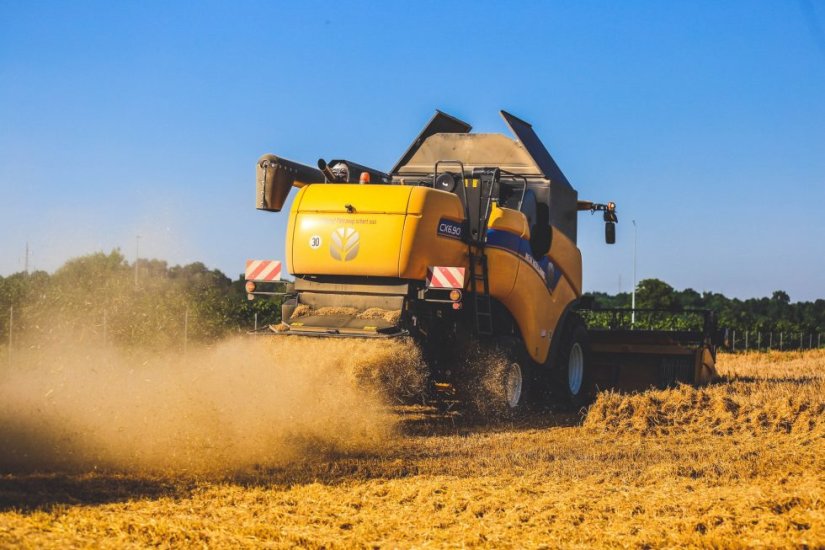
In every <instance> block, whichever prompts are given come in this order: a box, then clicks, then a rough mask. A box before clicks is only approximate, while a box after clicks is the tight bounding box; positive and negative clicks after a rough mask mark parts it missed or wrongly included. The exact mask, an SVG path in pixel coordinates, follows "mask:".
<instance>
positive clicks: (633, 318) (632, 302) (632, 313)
mask: <svg viewBox="0 0 825 550" xmlns="http://www.w3.org/2000/svg"><path fill="white" fill-rule="evenodd" d="M637 234H638V231H637V228H636V220H633V295H632V297H631V299H630V309H631V311H630V326H631V327H632V326H633V325H635V324H636V248H637V247H636V244H637V241H638V239H637V236H638V235H637Z"/></svg>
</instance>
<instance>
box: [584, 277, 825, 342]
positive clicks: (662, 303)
mask: <svg viewBox="0 0 825 550" xmlns="http://www.w3.org/2000/svg"><path fill="white" fill-rule="evenodd" d="M588 295H589V296H591V297H592V299H593V301H594V302H595V304H596V305H597V306H598V307H602V308H629V307H630V306H631V301H632V297H631V293H630V292H620V293H618V294H608V293H604V292H592V293H588ZM636 307H637V308H661V309H666V310H671V311H675V310H679V309H685V308H689V309H709V310H712V311H714V312H715V313H716V317H717V320H718V324H719V326H720V327H722V328H727V329H730V330H736V331H737V332H738V333H744V332H745V331H761V332H765V333H768V332H776V333H780V332H784V333H805V334H811V333H813V334H818V333H820V332H825V300H823V299H819V300H816V301H814V302H794V303H792V302H791V299H790V296H788V293H787V292H785V291H783V290H777V291H774V292H773V294H772V295H771V296H770V297H763V298H748V299H746V300H740V299H739V298H728V297H727V296H725V295H723V294H720V293H717V292H702V293H699V292H697V291H695V290H693V289H692V288H687V289H684V290H676V289H674V288H673V287H672V286H670V285H669V284H667V283H666V282H664V281H661V280H659V279H644V280H642V281H640V282H639V284H638V286H637V287H636Z"/></svg>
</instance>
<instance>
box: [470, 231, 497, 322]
mask: <svg viewBox="0 0 825 550" xmlns="http://www.w3.org/2000/svg"><path fill="white" fill-rule="evenodd" d="M470 292H472V294H473V314H474V315H475V328H476V332H477V333H478V334H479V335H481V336H490V335H492V334H493V302H492V300H491V299H490V280H489V276H488V271H487V255H486V254H485V253H484V248H483V247H481V246H479V247H476V250H475V251H473V247H471V248H470Z"/></svg>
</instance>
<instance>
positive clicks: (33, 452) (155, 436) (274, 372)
mask: <svg viewBox="0 0 825 550" xmlns="http://www.w3.org/2000/svg"><path fill="white" fill-rule="evenodd" d="M423 383H424V370H423V367H422V365H421V361H420V356H419V354H418V351H417V349H416V348H415V347H414V346H413V345H412V344H411V343H410V342H407V341H403V340H400V341H399V340H393V341H383V340H382V341H374V340H369V341H364V340H343V339H342V340H333V339H314V338H300V337H292V336H290V337H237V338H233V339H229V340H226V341H223V342H221V343H219V344H216V345H214V346H212V347H209V348H201V349H194V350H189V353H187V354H186V355H184V354H182V353H149V352H142V351H141V350H130V351H124V350H118V349H113V348H100V347H98V348H90V347H88V346H85V347H81V346H77V345H72V344H63V345H57V344H55V345H51V346H50V347H48V348H44V349H30V350H28V351H26V352H21V353H18V354H16V356H15V362H14V364H13V365H9V366H2V367H0V474H2V473H8V472H20V471H89V470H94V469H103V470H114V471H160V472H168V471H170V470H171V471H174V472H177V473H182V472H193V473H201V472H231V471H239V470H243V469H249V468H255V467H269V466H278V465H282V464H286V463H288V462H291V461H296V460H300V459H302V458H303V457H305V456H307V455H313V454H347V453H363V452H370V451H374V450H377V449H380V448H381V447H382V445H383V444H384V443H385V442H386V440H387V439H388V438H392V437H394V435H395V428H396V419H395V417H394V415H393V414H391V411H390V410H389V408H388V405H390V404H393V403H394V402H395V400H398V399H403V398H404V397H405V396H408V395H414V394H416V393H419V392H420V390H421V387H422V384H423Z"/></svg>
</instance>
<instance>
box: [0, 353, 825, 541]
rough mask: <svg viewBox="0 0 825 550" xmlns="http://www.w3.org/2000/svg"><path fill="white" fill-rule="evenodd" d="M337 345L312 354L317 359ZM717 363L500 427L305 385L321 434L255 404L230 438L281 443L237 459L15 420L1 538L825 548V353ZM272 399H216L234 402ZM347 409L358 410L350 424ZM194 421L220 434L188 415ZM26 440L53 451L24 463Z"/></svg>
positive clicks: (183, 433) (183, 432)
mask: <svg viewBox="0 0 825 550" xmlns="http://www.w3.org/2000/svg"><path fill="white" fill-rule="evenodd" d="M219 351H220V350H219ZM235 351H237V349H235ZM283 351H284V350H280V352H283ZM287 351H288V352H290V354H292V355H294V354H295V353H298V352H299V350H296V349H292V350H287ZM358 351H359V350H357V349H353V348H342V349H339V350H338V352H340V353H343V354H344V355H346V356H347V357H349V359H348V360H347V361H344V362H343V363H341V362H340V361H335V362H333V364H334V365H337V366H344V367H346V366H352V365H351V364H352V362H353V361H354V360H353V359H352V356H353V354H354V353H356V352H358ZM210 353H215V352H214V351H212V352H210ZM260 353H261V354H263V356H265V353H264V352H263V351H261V352H260ZM228 356H233V355H232V354H228V355H227V354H225V355H223V356H221V357H223V358H224V359H226V357H228ZM386 359H387V356H381V357H379V358H378V359H376V360H378V361H386ZM325 361H327V360H326V359H325V357H324V356H323V354H318V353H316V354H314V355H313V359H312V362H313V365H312V366H313V367H315V368H319V369H323V368H325V365H326V363H325ZM327 362H328V361H327ZM355 362H356V363H357V361H355ZM199 364H203V361H200V362H199ZM303 366H304V367H307V366H308V365H303ZM720 371H721V374H722V375H723V376H724V379H723V380H722V381H720V382H719V383H716V384H713V385H711V386H708V387H705V388H701V389H693V388H689V387H680V388H677V389H673V390H667V391H648V392H644V393H640V394H635V395H618V394H611V393H606V394H602V395H600V397H599V398H598V400H597V401H596V403H595V404H594V405H593V406H592V408H591V409H590V410H589V411H588V412H587V414H586V415H584V414H582V415H567V416H561V415H558V414H556V415H551V414H545V415H541V416H537V417H534V418H531V419H528V420H524V421H521V422H519V423H512V422H511V423H507V422H504V423H498V424H495V425H492V426H490V425H488V426H478V425H473V424H470V423H467V422H462V421H461V420H460V419H457V418H454V417H445V416H438V415H432V414H430V413H429V412H428V411H425V410H411V411H410V410H407V411H404V412H403V414H399V415H392V416H387V415H385V414H382V413H381V412H380V410H381V407H380V406H377V404H376V403H373V402H371V400H372V399H373V398H374V396H367V397H364V399H352V396H351V394H349V393H347V391H344V390H336V392H333V393H341V394H342V395H341V399H343V401H341V403H343V405H340V406H338V405H336V406H330V405H329V402H328V401H324V399H326V397H325V393H328V392H325V391H323V388H320V389H319V388H312V387H311V384H310V390H309V392H308V394H307V395H303V394H301V395H300V396H297V397H296V394H295V391H298V390H294V389H293V390H294V391H293V393H292V394H290V398H291V399H292V401H291V403H292V405H291V406H292V407H297V408H293V409H292V410H290V411H289V412H288V414H286V415H284V414H282V413H283V411H281V412H277V411H273V410H272V404H268V405H265V406H262V413H261V420H262V423H263V424H266V425H267V426H269V427H272V426H275V425H276V424H277V423H279V422H285V421H286V422H288V421H289V418H295V422H297V425H299V426H301V429H302V430H305V431H308V432H309V434H310V435H311V437H309V438H308V439H301V438H300V437H299V435H300V434H296V433H295V432H294V431H290V430H283V429H282V430H281V431H277V430H276V432H277V433H275V432H272V431H271V430H270V431H266V430H263V431H262V430H260V429H250V428H248V427H247V428H246V430H244V429H243V425H242V424H243V422H255V421H256V420H255V417H254V415H252V416H242V418H243V422H241V423H239V422H237V421H233V422H232V423H231V429H229V430H226V431H219V432H217V434H218V435H217V438H218V439H220V440H226V439H227V438H228V440H230V441H235V440H234V439H232V438H233V437H240V436H243V437H253V438H254V437H256V436H258V435H266V436H267V437H266V438H264V439H265V440H266V441H268V442H269V443H268V445H271V446H269V447H266V448H264V449H261V448H258V447H256V446H254V445H253V446H251V447H250V446H249V445H246V446H242V451H243V454H242V456H241V459H238V460H233V459H232V458H231V450H230V451H227V450H226V448H223V451H221V453H217V454H216V453H213V452H210V451H207V452H205V457H206V459H204V461H196V460H193V458H192V457H193V455H192V453H189V454H187V452H188V451H191V448H188V447H185V446H184V447H185V448H178V449H176V456H177V457H179V458H178V459H174V460H173V459H170V460H168V461H164V460H162V459H161V458H158V456H157V455H156V454H153V453H149V452H148V450H156V449H155V448H154V447H151V446H150V448H149V449H148V450H147V448H146V445H143V444H137V443H132V444H131V446H130V445H129V441H128V439H129V438H128V437H127V438H122V439H124V441H119V442H118V445H119V446H120V448H121V450H120V451H119V452H117V453H109V454H107V452H106V449H105V445H104V446H103V447H101V446H100V444H98V446H96V447H94V446H91V447H89V444H88V441H87V440H82V441H81V442H80V443H77V442H76V443H77V445H79V447H77V446H76V447H74V448H73V450H72V452H73V453H75V454H73V456H74V458H75V460H71V461H65V460H58V458H59V457H55V456H51V455H49V451H48V449H53V447H50V446H49V445H46V444H45V443H44V442H43V441H40V446H38V447H37V448H36V449H34V448H33V447H29V448H26V447H25V445H24V444H23V443H21V442H20V440H19V438H16V439H15V438H14V437H11V436H9V433H5V434H3V433H2V432H0V436H6V439H7V440H6V444H7V445H9V444H12V445H17V446H18V447H20V449H23V450H20V449H18V452H17V454H16V455H15V456H16V458H15V460H4V461H0V467H2V468H4V469H5V471H4V472H3V473H2V475H0V546H24V547H49V546H54V547H65V546H96V547H97V546H102V547H118V548H120V547H124V546H145V545H161V546H180V545H184V546H190V545H191V546H204V545H206V546H215V547H221V546H232V547H238V546H241V547H243V546H249V547H252V546H255V547H257V546H274V547H281V546H284V547H285V546H302V547H352V546H369V547H413V546H414V547H443V546H495V547H540V546H544V547H581V548H585V547H593V546H599V547H640V546H641V547H682V546H704V547H707V546H712V547H746V546H756V547H790V546H796V547H811V548H814V547H825V353H823V352H805V353H785V354H769V355H764V354H763V355H753V354H751V355H737V356H722V357H721V358H720ZM290 372H292V371H290ZM216 373H217V374H220V370H218V371H216ZM213 374H214V373H213ZM279 374H280V375H283V374H284V372H283V371H279ZM293 376H294V374H293ZM198 380H199V379H198ZM304 380H305V381H309V382H312V383H314V384H321V385H322V386H323V384H325V382H322V381H320V380H319V379H316V378H312V377H310V378H305V379H304ZM2 383H4V381H3V380H2V379H0V384H2ZM5 383H6V384H7V387H9V384H10V382H9V378H6V380H5ZM199 383H200V382H198V381H197V380H196V381H195V382H194V387H195V388H200V389H199V390H198V391H202V390H203V388H201V386H199ZM247 384H248V389H256V388H258V386H260V385H261V381H260V380H258V379H256V378H255V377H252V378H251V379H249V380H247ZM190 385H192V380H190V379H187V383H186V384H183V386H186V387H188V386H190ZM223 385H225V386H227V387H228V388H229V389H232V386H233V382H231V381H230V380H229V379H227V380H226V381H224V382H223ZM299 386H300V384H297V383H296V384H295V387H296V388H298V387H299ZM0 387H2V385H0ZM209 387H211V386H209ZM244 387H246V386H244ZM15 388H16V386H15ZM258 389H259V388H258ZM37 391H40V390H37ZM300 391H304V390H300ZM300 391H299V392H298V393H300ZM207 393H208V392H207ZM307 396H309V397H310V401H307V399H308V397H307ZM0 397H2V396H0ZM169 397H170V396H166V398H169ZM172 397H173V396H172ZM263 397H265V396H264V395H262V394H261V393H260V392H257V391H256V393H255V394H254V395H253V396H251V398H250V401H247V402H244V403H243V407H240V408H239V405H237V404H234V405H232V406H231V407H230V406H229V405H227V404H225V403H224V404H221V403H219V404H218V405H217V409H216V410H218V411H219V412H221V411H222V412H221V414H224V413H229V414H233V415H236V416H237V415H238V414H240V413H242V412H243V411H245V410H247V409H246V408H253V409H254V407H255V403H254V401H255V399H262V398H263ZM282 397H283V396H282ZM327 397H328V396H327ZM315 399H317V400H321V401H323V402H324V403H326V405H323V406H321V407H320V409H321V410H320V412H318V413H317V414H312V415H309V416H307V415H306V414H303V413H301V414H299V412H301V411H303V410H304V409H305V407H308V406H310V405H311V403H314V401H313V400H315ZM23 405H24V404H20V406H19V407H18V408H16V409H14V411H17V412H20V411H24V410H28V409H25V408H24V407H23ZM133 405H134V406H139V405H140V403H137V404H133ZM96 406H98V407H102V406H103V405H102V404H98V405H96ZM38 410H39V409H31V410H30V411H29V412H30V414H35V415H36V414H40V413H38V412H37V411H38ZM32 411H34V412H32ZM0 412H2V413H4V414H6V415H9V414H13V411H12V410H11V409H6V410H3V409H2V405H0ZM173 412H174V413H175V414H171V413H170V411H168V410H166V409H163V408H160V409H158V410H157V415H158V416H159V418H158V419H157V421H154V420H153V421H152V422H149V424H150V426H151V425H154V424H157V425H158V429H159V430H161V431H164V432H166V431H168V430H169V429H170V427H169V426H166V425H165V423H171V424H174V422H173V421H171V420H168V417H170V414H171V418H176V419H181V418H189V417H190V416H192V411H191V410H189V409H186V410H185V411H183V412H180V411H173ZM371 413H376V416H375V420H374V421H373V420H372V419H371V418H372V415H371ZM60 414H61V415H66V414H69V413H67V411H65V410H60ZM107 414H109V415H111V414H112V411H108V413H107ZM350 414H351V415H353V416H354V417H355V418H357V421H355V422H352V423H344V424H341V421H340V419H341V417H342V416H344V417H346V416H348V415H350ZM69 416H71V415H70V414H69ZM195 417H196V418H197V422H196V425H200V424H201V423H202V422H203V419H204V418H205V416H204V415H203V414H198V415H195ZM218 418H220V414H219V415H218ZM285 419H286V420H285ZM336 419H337V420H336ZM6 420H8V418H7V419H6ZM74 420H76V419H74ZM333 420H335V422H333ZM8 425H9V423H8V422H6V424H5V426H8ZM140 425H141V426H144V425H145V423H144V424H140ZM43 426H50V427H51V428H50V429H54V426H53V421H52V420H50V421H48V422H47V421H45V420H44V421H43V422H41V423H38V424H36V427H39V428H40V429H43ZM129 426H130V425H129V424H128V423H127V428H128V427H129ZM330 426H332V428H330ZM121 428H122V426H121ZM84 429H85V428H84ZM138 431H139V430H138ZM81 432H82V429H80V431H76V432H73V433H75V434H78V433H81ZM178 432H179V433H178ZM178 432H175V431H174V430H173V435H174V434H177V435H175V437H179V438H184V439H186V440H194V441H196V442H197V444H198V445H202V443H203V441H204V439H203V438H202V437H203V436H202V434H201V433H200V431H198V430H193V429H192V428H191V427H180V428H179V430H178ZM82 433H85V432H82ZM105 433H106V434H109V432H108V431H107V432H105ZM115 433H116V432H112V434H115ZM117 433H119V432H117ZM210 434H212V435H210V437H214V436H215V432H214V431H213V432H210ZM238 434H240V436H239V435H238ZM110 435H111V434H110ZM167 435H168V434H167ZM112 437H115V439H117V437H116V436H115V435H112ZM130 437H132V435H130ZM133 437H135V438H136V439H138V440H140V439H144V440H148V441H150V442H152V443H153V444H162V443H164V442H167V441H170V440H171V439H170V438H169V437H166V436H164V437H163V438H159V439H157V438H156V439H153V437H152V436H151V435H150V434H147V432H146V431H145V430H144V431H139V433H136V434H133ZM187 438H188V439H187ZM336 438H338V439H336ZM340 438H344V439H346V440H348V441H350V442H351V444H349V445H346V444H342V441H341V440H340ZM55 439H56V440H60V441H63V442H64V443H65V440H64V439H63V436H60V437H56V436H55ZM172 439H175V438H174V437H173V438H172ZM9 442H10V443H9ZM86 447H88V449H89V453H90V455H93V456H94V457H95V459H94V460H92V459H88V460H87V459H84V457H83V454H82V453H83V450H84V448H86ZM204 448H207V447H204ZM213 448H214V441H213V445H211V446H209V447H208V449H213ZM33 449H34V450H33ZM44 449H46V450H45V451H44ZM61 449H64V450H65V446H64V447H61ZM24 451H25V452H24ZM92 451H94V452H92ZM21 453H22V454H21ZM21 456H22V457H24V458H25V457H28V456H31V457H32V458H33V459H35V458H36V459H37V461H36V462H37V464H38V466H37V468H32V469H31V470H34V471H25V470H26V468H25V467H24V466H25V463H24V462H23V463H21V459H20V457H21ZM146 456H149V457H151V458H152V460H149V461H143V460H142V459H140V457H146ZM130 457H137V458H135V463H130V462H129V460H130ZM180 457H188V458H187V459H186V460H182V459H180ZM207 459H208V460H207ZM50 465H51V470H52V471H49V468H50ZM58 470H59V471H62V472H63V473H58V472H57V471H58Z"/></svg>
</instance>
